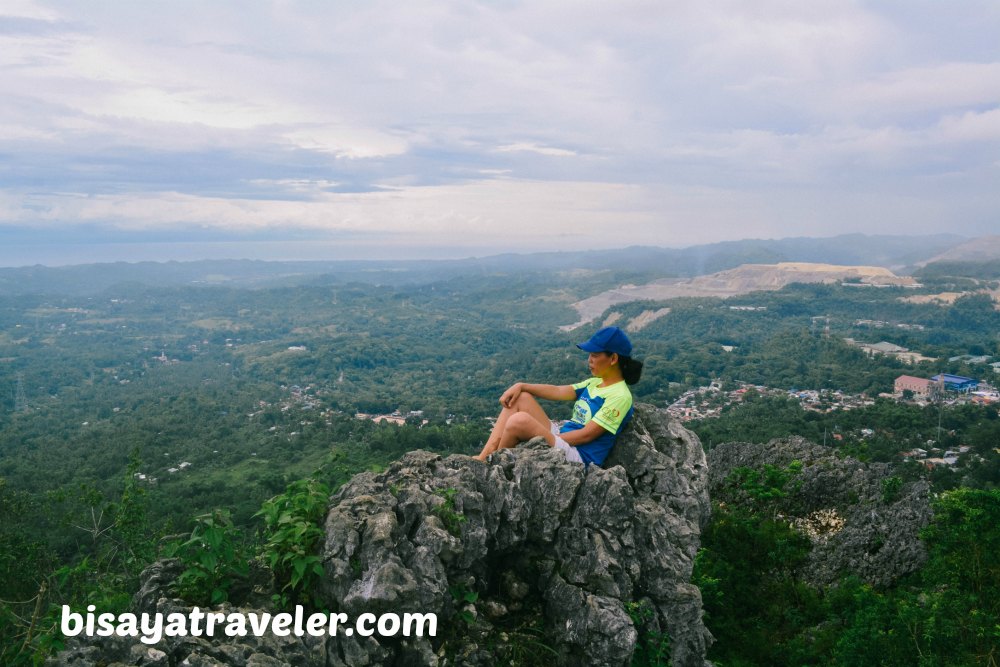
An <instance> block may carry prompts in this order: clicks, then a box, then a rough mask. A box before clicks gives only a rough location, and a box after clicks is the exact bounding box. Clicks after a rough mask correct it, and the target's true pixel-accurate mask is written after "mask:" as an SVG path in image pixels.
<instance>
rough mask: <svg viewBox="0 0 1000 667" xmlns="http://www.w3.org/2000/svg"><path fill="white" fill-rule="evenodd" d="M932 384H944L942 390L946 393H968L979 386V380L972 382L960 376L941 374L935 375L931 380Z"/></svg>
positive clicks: (970, 379)
mask: <svg viewBox="0 0 1000 667" xmlns="http://www.w3.org/2000/svg"><path fill="white" fill-rule="evenodd" d="M931 380H932V381H933V382H941V383H943V384H944V388H945V389H947V390H948V391H959V392H963V393H968V392H970V391H974V390H975V389H976V387H978V386H979V380H973V379H972V378H967V377H962V376H961V375H951V374H949V373H942V374H940V375H935V376H934V377H932V378H931Z"/></svg>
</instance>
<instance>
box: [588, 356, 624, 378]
mask: <svg viewBox="0 0 1000 667" xmlns="http://www.w3.org/2000/svg"><path fill="white" fill-rule="evenodd" d="M617 363H618V355H617V354H612V353H608V352H591V353H590V355H589V356H588V357H587V366H588V367H590V374H591V375H593V376H594V377H599V378H603V377H605V376H606V375H607V374H608V371H610V370H611V369H613V368H616V367H617Z"/></svg>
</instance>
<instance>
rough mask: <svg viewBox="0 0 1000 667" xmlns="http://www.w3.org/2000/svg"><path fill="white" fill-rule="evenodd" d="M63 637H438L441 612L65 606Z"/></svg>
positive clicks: (148, 641)
mask: <svg viewBox="0 0 1000 667" xmlns="http://www.w3.org/2000/svg"><path fill="white" fill-rule="evenodd" d="M61 629H62V633H63V635H65V636H67V637H76V636H77V635H80V634H81V633H82V634H84V635H86V636H87V637H110V636H112V635H118V636H119V637H138V638H139V640H140V641H141V642H142V643H144V644H156V643H158V642H159V641H160V640H161V639H162V638H163V637H164V636H166V637H189V636H190V637H246V636H247V635H250V634H252V635H254V636H257V637H261V636H263V635H264V634H267V633H270V634H273V635H276V636H278V637H287V636H289V635H293V636H295V637H303V636H305V635H310V636H313V637H324V636H327V637H333V636H336V635H343V636H345V637H351V636H353V635H354V634H357V635H360V636H362V637H371V636H373V635H378V636H380V637H399V636H402V637H424V636H427V637H434V636H435V635H436V634H437V614H416V613H405V614H392V613H389V614H381V615H379V616H376V615H375V614H360V615H358V617H357V618H356V619H355V620H354V621H353V622H351V620H350V618H349V617H348V615H347V614H343V613H340V614H324V613H312V614H308V615H307V614H306V612H305V610H304V609H303V608H302V606H301V605H296V607H295V610H294V612H293V613H286V612H282V613H278V614H270V613H268V612H262V613H256V612H246V613H243V612H237V611H231V612H229V613H222V612H213V611H202V610H201V609H199V608H198V607H194V608H193V609H191V611H190V612H189V613H187V614H182V613H179V612H173V613H169V614H162V613H159V612H157V613H154V614H149V613H143V614H131V613H122V614H112V613H97V609H96V607H95V606H94V605H90V606H88V607H87V612H86V613H85V614H84V613H77V612H74V611H72V610H71V609H70V607H69V605H63V607H62V623H61Z"/></svg>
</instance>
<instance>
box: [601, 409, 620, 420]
mask: <svg viewBox="0 0 1000 667" xmlns="http://www.w3.org/2000/svg"><path fill="white" fill-rule="evenodd" d="M601 415H602V416H603V417H604V419H605V421H616V420H618V418H619V417H621V416H622V413H621V411H620V410H617V409H615V408H612V407H611V406H605V407H604V408H603V409H602V410H601Z"/></svg>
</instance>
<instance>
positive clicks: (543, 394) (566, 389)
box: [500, 382, 576, 408]
mask: <svg viewBox="0 0 1000 667" xmlns="http://www.w3.org/2000/svg"><path fill="white" fill-rule="evenodd" d="M522 391H525V392H528V393H529V394H531V395H532V396H534V397H536V398H544V399H546V400H549V401H572V400H573V399H574V398H576V390H575V389H573V386H572V385H568V384H564V385H555V384H528V383H526V382H518V383H517V384H515V385H513V386H511V388H510V389H508V390H507V391H505V392H504V393H503V395H501V396H500V405H502V406H504V407H505V408H509V407H510V406H512V405H513V404H514V402H515V401H516V400H517V397H518V396H519V395H520V394H521V392H522Z"/></svg>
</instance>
